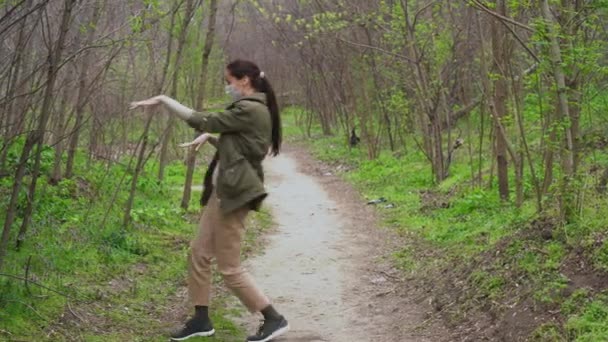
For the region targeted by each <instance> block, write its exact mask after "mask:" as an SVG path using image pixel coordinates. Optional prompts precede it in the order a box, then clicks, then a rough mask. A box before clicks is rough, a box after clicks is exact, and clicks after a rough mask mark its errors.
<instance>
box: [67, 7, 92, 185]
mask: <svg viewBox="0 0 608 342" xmlns="http://www.w3.org/2000/svg"><path fill="white" fill-rule="evenodd" d="M93 6H94V7H93V13H92V14H91V20H90V21H89V23H88V29H89V31H88V34H87V37H86V40H85V43H84V46H89V45H90V44H91V42H92V41H93V38H95V31H96V28H97V23H98V22H99V18H100V16H101V3H100V1H99V0H97V1H95V4H94V5H93ZM90 62H91V54H90V53H89V52H85V53H84V55H83V56H82V64H81V66H80V68H81V69H80V75H79V76H78V96H77V100H76V119H75V122H74V129H73V133H72V137H71V138H70V143H69V147H68V159H67V162H66V167H65V178H72V175H73V172H74V158H75V156H76V149H77V148H78V140H79V139H80V131H81V129H82V125H83V121H84V108H85V106H86V104H87V101H88V99H87V98H88V96H86V94H85V91H86V88H87V87H86V85H87V72H88V69H89V65H90Z"/></svg>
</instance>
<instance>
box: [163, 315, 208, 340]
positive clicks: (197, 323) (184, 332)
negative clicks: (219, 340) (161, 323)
mask: <svg viewBox="0 0 608 342" xmlns="http://www.w3.org/2000/svg"><path fill="white" fill-rule="evenodd" d="M213 334H215V329H213V325H212V324H211V321H206V322H205V321H202V320H199V319H194V318H192V319H190V320H189V321H188V322H186V324H185V326H184V327H183V328H182V329H180V330H179V331H176V332H174V333H173V334H171V340H172V341H184V340H187V339H189V338H190V337H196V336H202V337H208V336H213Z"/></svg>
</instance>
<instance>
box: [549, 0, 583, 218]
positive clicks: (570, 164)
mask: <svg viewBox="0 0 608 342" xmlns="http://www.w3.org/2000/svg"><path fill="white" fill-rule="evenodd" d="M541 12H542V15H543V18H544V19H545V22H546V25H547V30H548V33H549V57H550V59H551V65H552V71H553V77H554V78H555V83H556V86H557V100H558V106H557V113H558V115H559V122H560V123H561V124H566V123H568V124H570V125H571V124H572V122H571V117H570V106H569V104H568V88H567V86H566V76H565V73H564V69H563V66H562V65H563V62H562V53H561V47H560V45H559V40H558V36H559V34H560V33H559V32H555V28H556V27H558V24H557V21H556V20H555V18H554V17H553V14H552V13H551V8H550V7H549V1H548V0H542V1H541ZM577 128H578V127H577ZM564 133H565V136H564V137H563V139H560V140H562V141H563V144H564V145H563V147H562V148H561V149H560V151H561V153H560V155H561V166H562V173H563V174H562V178H561V184H560V196H559V197H560V199H559V203H560V216H561V218H562V220H563V221H564V222H567V221H568V219H569V218H570V215H571V211H572V207H571V205H570V204H571V202H572V201H571V200H570V199H571V192H570V180H571V179H572V177H573V176H574V144H573V138H572V127H571V126H569V127H566V129H565V130H564Z"/></svg>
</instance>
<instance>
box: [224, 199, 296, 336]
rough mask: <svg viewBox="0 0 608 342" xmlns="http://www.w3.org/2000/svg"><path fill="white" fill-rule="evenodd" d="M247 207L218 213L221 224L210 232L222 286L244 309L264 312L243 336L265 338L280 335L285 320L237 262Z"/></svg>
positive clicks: (282, 332) (286, 329) (286, 327)
mask: <svg viewBox="0 0 608 342" xmlns="http://www.w3.org/2000/svg"><path fill="white" fill-rule="evenodd" d="M248 212H249V210H248V209H240V210H237V211H235V212H232V213H230V214H227V215H223V214H220V215H221V216H222V218H221V219H220V221H221V222H222V224H220V225H218V227H217V229H216V231H215V234H214V235H213V245H214V247H215V252H216V253H215V256H216V258H217V265H218V269H219V271H220V273H221V274H222V276H223V277H224V282H225V283H226V286H227V287H228V288H229V289H230V290H232V292H233V293H234V294H235V295H236V296H237V297H238V298H239V299H240V300H241V302H242V303H243V305H245V306H246V307H247V309H248V310H249V311H250V312H252V313H254V312H260V313H261V314H262V315H263V316H264V324H263V325H262V326H260V328H259V329H258V332H257V333H256V334H255V335H253V336H249V337H248V338H247V341H251V342H266V341H270V340H272V339H273V338H276V337H278V336H281V335H283V334H284V333H286V332H287V331H288V330H289V324H288V323H287V320H285V318H284V317H283V316H281V315H280V314H279V313H278V312H277V311H276V310H275V309H274V308H273V306H272V305H271V304H270V300H268V298H267V297H266V296H265V295H264V294H263V293H262V291H260V289H259V288H258V287H257V286H256V285H255V283H254V281H253V279H252V278H251V276H250V275H249V273H247V272H246V271H245V270H244V269H243V267H242V266H241V241H242V238H243V233H244V231H245V226H244V221H245V217H246V216H247V213H248Z"/></svg>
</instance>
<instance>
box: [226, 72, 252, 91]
mask: <svg viewBox="0 0 608 342" xmlns="http://www.w3.org/2000/svg"><path fill="white" fill-rule="evenodd" d="M224 78H225V80H226V84H227V85H231V86H233V87H234V89H235V90H236V91H238V92H239V93H240V94H242V95H251V94H252V93H253V88H252V87H251V81H250V80H249V77H247V76H245V77H243V78H242V79H240V80H239V79H238V78H236V77H234V76H232V74H231V73H230V71H229V70H228V69H226V71H225V72H224Z"/></svg>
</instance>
